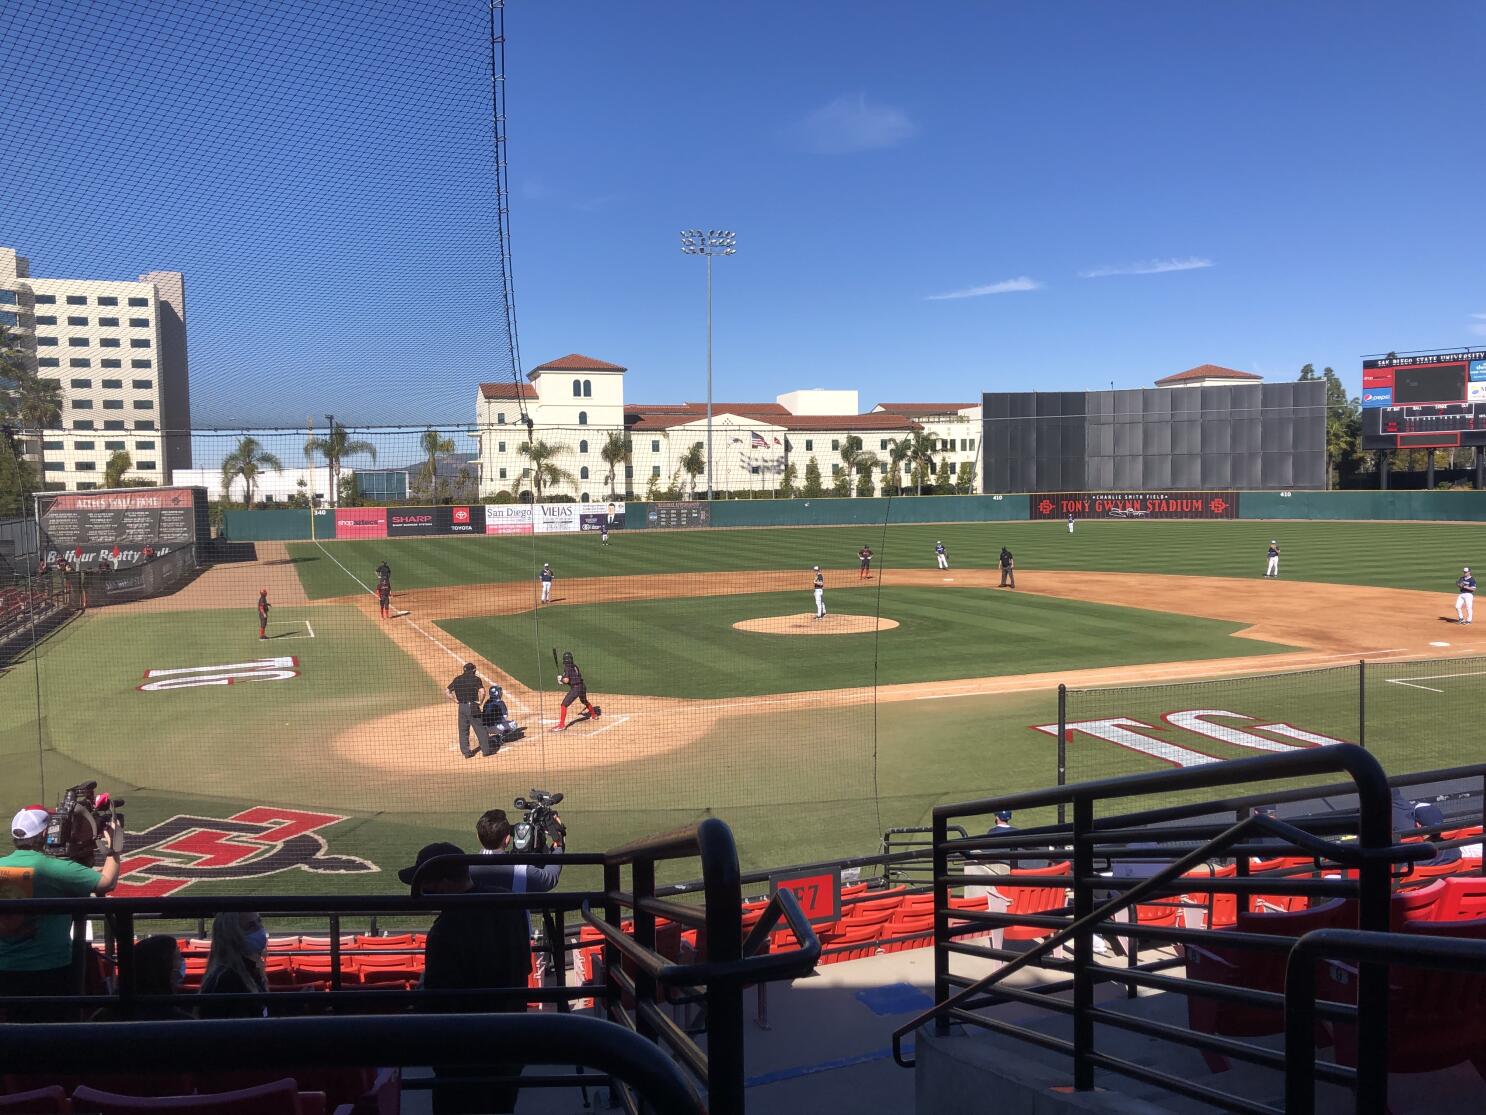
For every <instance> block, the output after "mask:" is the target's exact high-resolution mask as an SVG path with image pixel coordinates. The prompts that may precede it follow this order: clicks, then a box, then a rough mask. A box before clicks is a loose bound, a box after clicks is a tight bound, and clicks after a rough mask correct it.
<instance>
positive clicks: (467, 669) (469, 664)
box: [464, 662, 475, 674]
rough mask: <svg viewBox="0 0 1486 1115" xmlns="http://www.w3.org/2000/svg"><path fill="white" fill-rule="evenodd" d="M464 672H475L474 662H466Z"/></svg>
mask: <svg viewBox="0 0 1486 1115" xmlns="http://www.w3.org/2000/svg"><path fill="white" fill-rule="evenodd" d="M464 672H465V673H467V674H472V673H474V672H475V664H474V663H473V662H466V663H465V664H464Z"/></svg>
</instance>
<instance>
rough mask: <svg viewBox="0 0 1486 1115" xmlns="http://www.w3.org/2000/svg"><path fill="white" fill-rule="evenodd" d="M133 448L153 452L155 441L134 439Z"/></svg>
mask: <svg viewBox="0 0 1486 1115" xmlns="http://www.w3.org/2000/svg"><path fill="white" fill-rule="evenodd" d="M134 448H136V449H148V450H150V451H151V452H154V449H155V443H154V442H153V441H136V442H135V443H134Z"/></svg>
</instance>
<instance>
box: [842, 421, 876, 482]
mask: <svg viewBox="0 0 1486 1115" xmlns="http://www.w3.org/2000/svg"><path fill="white" fill-rule="evenodd" d="M841 463H842V464H843V465H845V466H846V474H847V476H849V477H852V478H853V479H852V482H851V486H850V488H849V489H848V490H849V491H850V492H851V494H852V496H853V497H855V496H856V494H857V491H856V490H857V487H858V484H859V482H858V481H857V480H856V478H857V477H860V476H861V475H863V474H864V473H870V472H871V471H872V470H873V469H874V468H876V467H877V466H878V465H880V464H881V463H882V461H881V460H880V459H879V458H878V456H877V454H876V453H873V452H871V451H870V450H864V449H863V448H862V439H861V438H859V437H857V435H856V434H851V435H849V436H848V437H847V439H846V440H845V441H844V442H842V443H841Z"/></svg>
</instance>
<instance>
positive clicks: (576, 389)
mask: <svg viewBox="0 0 1486 1115" xmlns="http://www.w3.org/2000/svg"><path fill="white" fill-rule="evenodd" d="M573 398H575V399H581V398H583V381H582V380H581V379H575V380H573Z"/></svg>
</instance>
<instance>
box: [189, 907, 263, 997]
mask: <svg viewBox="0 0 1486 1115" xmlns="http://www.w3.org/2000/svg"><path fill="white" fill-rule="evenodd" d="M267 948H268V930H266V929H264V928H263V919H262V918H260V917H259V916H258V915H257V914H255V913H251V912H247V911H244V912H243V913H233V914H218V915H217V917H216V920H214V921H213V922H212V951H211V955H210V956H209V957H208V958H207V962H206V975H204V976H203V977H202V978H201V995H202V1001H201V1006H199V1007H197V1008H196V1013H197V1015H198V1017H201V1018H263V1017H266V1016H267V1015H268V1008H267V1007H266V1006H264V1005H263V1004H262V1003H245V1002H241V1001H238V1002H233V1001H232V1000H221V999H215V1000H214V996H217V995H231V994H242V993H244V992H250V991H258V992H266V991H267V990H268V979H267V977H266V976H264V974H263V953H264V951H265V950H266V949H267Z"/></svg>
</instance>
